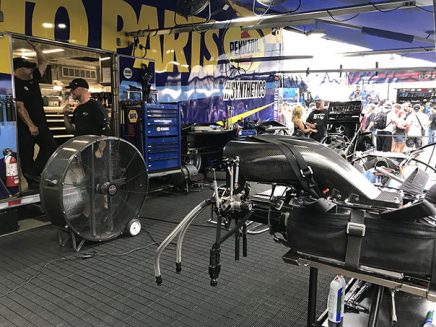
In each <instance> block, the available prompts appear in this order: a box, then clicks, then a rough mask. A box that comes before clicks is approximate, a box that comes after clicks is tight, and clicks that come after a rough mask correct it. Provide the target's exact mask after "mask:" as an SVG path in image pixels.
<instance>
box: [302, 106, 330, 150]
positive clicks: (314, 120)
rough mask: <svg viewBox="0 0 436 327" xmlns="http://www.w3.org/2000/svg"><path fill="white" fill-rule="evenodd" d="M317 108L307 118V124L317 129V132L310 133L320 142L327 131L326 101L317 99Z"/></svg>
mask: <svg viewBox="0 0 436 327" xmlns="http://www.w3.org/2000/svg"><path fill="white" fill-rule="evenodd" d="M315 105H316V109H315V110H313V111H312V112H311V113H310V114H309V116H308V117H307V119H306V124H307V126H308V127H310V128H312V129H316V130H317V132H316V133H312V134H310V137H311V138H313V139H314V140H317V141H318V142H320V141H321V140H322V139H323V138H324V136H326V132H327V123H328V111H327V110H325V108H324V101H322V100H316V102H315Z"/></svg>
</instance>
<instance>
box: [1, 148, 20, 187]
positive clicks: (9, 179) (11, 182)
mask: <svg viewBox="0 0 436 327" xmlns="http://www.w3.org/2000/svg"><path fill="white" fill-rule="evenodd" d="M3 155H4V161H5V172H6V174H5V175H6V187H17V186H18V184H19V177H18V163H17V155H16V154H15V153H14V152H13V151H12V150H11V149H5V150H4V151H3Z"/></svg>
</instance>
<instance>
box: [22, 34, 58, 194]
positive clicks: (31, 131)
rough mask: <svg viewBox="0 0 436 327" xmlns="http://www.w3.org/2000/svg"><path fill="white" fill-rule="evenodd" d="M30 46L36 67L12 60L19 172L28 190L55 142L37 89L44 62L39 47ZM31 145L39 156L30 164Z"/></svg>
mask: <svg viewBox="0 0 436 327" xmlns="http://www.w3.org/2000/svg"><path fill="white" fill-rule="evenodd" d="M29 43H30V42H29ZM30 45H31V46H32V47H33V49H34V50H35V52H36V58H37V64H34V63H32V62H30V61H27V60H26V59H24V58H21V57H20V58H14V82H15V96H16V97H15V100H16V104H17V112H18V119H17V130H18V149H19V156H20V162H21V170H22V171H23V175H24V177H25V178H26V180H27V182H28V184H29V188H35V187H37V186H38V184H39V178H40V177H39V176H40V174H41V172H42V170H43V169H44V166H45V164H46V162H47V160H48V159H49V158H50V156H51V154H52V153H53V152H54V151H55V150H56V142H55V141H54V139H53V134H52V133H51V131H50V130H49V128H48V126H47V119H46V117H45V112H44V106H43V101H42V97H41V90H40V88H39V81H40V80H41V76H43V75H44V73H45V70H46V68H47V59H46V57H45V56H44V54H43V52H42V49H41V47H40V45H35V44H33V43H30ZM35 144H38V146H39V152H38V156H37V157H36V159H35V160H33V157H34V147H35Z"/></svg>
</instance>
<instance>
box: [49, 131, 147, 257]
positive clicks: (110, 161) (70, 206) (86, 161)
mask: <svg viewBox="0 0 436 327" xmlns="http://www.w3.org/2000/svg"><path fill="white" fill-rule="evenodd" d="M147 186H148V177H147V170H146V167H145V164H144V159H143V157H142V155H141V153H140V152H139V151H138V150H137V149H136V148H135V147H134V146H133V145H132V144H130V143H129V142H127V141H125V140H122V139H119V138H115V137H106V136H90V135H89V136H79V137H76V138H73V139H71V140H69V141H67V142H66V143H65V144H64V145H62V146H61V147H59V148H58V149H57V150H56V152H55V153H54V154H53V155H52V156H51V158H50V159H49V161H48V162H47V165H46V167H45V169H44V171H43V173H42V176H41V184H40V196H41V203H42V205H43V207H44V209H45V212H46V214H47V215H48V217H49V218H50V220H51V222H52V223H53V224H54V225H56V226H58V227H61V230H62V231H64V232H65V231H66V232H68V233H69V236H71V238H72V239H73V248H74V249H75V250H76V251H79V250H80V248H81V246H82V245H83V242H84V241H97V242H100V241H106V240H110V239H113V238H115V237H117V236H119V235H121V234H122V233H124V232H127V233H129V234H130V235H136V234H138V233H139V231H140V230H141V224H140V221H139V220H138V219H137V217H138V214H139V211H140V209H141V206H142V204H143V202H144V200H145V196H146V191H147ZM59 235H60V236H59V237H60V238H59V240H60V243H62V240H61V232H60V234H59ZM76 237H77V238H79V239H80V245H79V246H78V245H77V243H76Z"/></svg>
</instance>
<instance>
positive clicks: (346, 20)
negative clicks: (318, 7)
mask: <svg viewBox="0 0 436 327" xmlns="http://www.w3.org/2000/svg"><path fill="white" fill-rule="evenodd" d="M326 11H327V14H329V16H330V17H331V18H332V19H333V20H334V21H336V22H339V23H343V22H348V21H349V20H352V19H354V18H356V17H357V16H359V15H360V14H358V13H357V14H355V15H354V16H352V17H350V18H346V19H337V18H335V17H334V16H333V15H332V13H331V12H330V10H328V9H327V10H326Z"/></svg>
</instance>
